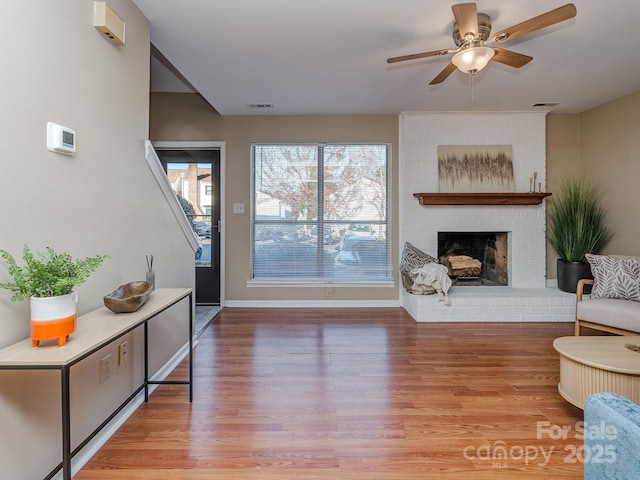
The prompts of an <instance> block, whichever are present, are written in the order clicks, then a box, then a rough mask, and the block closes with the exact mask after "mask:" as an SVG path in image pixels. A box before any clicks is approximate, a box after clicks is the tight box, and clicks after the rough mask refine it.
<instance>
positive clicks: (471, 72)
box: [469, 70, 475, 102]
mask: <svg viewBox="0 0 640 480" xmlns="http://www.w3.org/2000/svg"><path fill="white" fill-rule="evenodd" d="M474 73H475V72H473V71H472V70H470V71H469V91H470V92H471V101H472V102H473V77H474Z"/></svg>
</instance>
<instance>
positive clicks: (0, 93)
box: [0, 0, 193, 480]
mask: <svg viewBox="0 0 640 480" xmlns="http://www.w3.org/2000/svg"><path fill="white" fill-rule="evenodd" d="M109 4H110V5H111V7H112V8H113V9H114V10H115V11H116V12H117V13H118V14H119V15H120V16H121V17H122V18H123V19H124V20H125V22H126V31H127V36H126V45H125V46H122V47H115V46H113V45H112V44H110V43H109V42H108V41H107V40H106V39H105V38H104V37H103V36H102V35H101V34H99V33H98V32H97V31H96V30H95V29H94V28H93V26H92V20H93V2H90V1H87V0H67V1H64V2H60V1H53V2H49V1H40V2H25V1H22V0H12V1H5V2H3V17H4V18H5V19H10V20H8V21H6V22H4V25H3V30H2V35H3V36H4V41H3V42H2V61H3V66H4V67H3V71H2V89H0V105H2V109H0V132H1V133H0V135H1V136H2V140H3V144H4V149H3V154H2V160H0V163H1V164H2V175H0V219H1V220H2V229H1V232H2V235H0V248H2V249H6V250H8V251H10V252H12V253H14V254H15V255H16V256H18V257H20V254H21V250H22V246H23V244H24V243H28V244H29V245H31V246H32V248H33V250H35V251H40V250H42V249H44V247H45V246H51V247H52V248H54V249H55V250H58V251H66V252H69V253H70V254H71V255H72V256H73V257H80V258H82V257H86V256H90V255H95V254H109V255H111V257H112V259H111V260H109V261H108V262H107V263H106V264H105V265H104V266H102V267H100V269H99V270H98V271H97V272H96V273H94V274H93V275H92V276H91V277H90V278H89V280H88V281H87V282H86V283H85V284H84V285H82V286H80V287H78V288H77V291H78V292H79V304H78V310H79V313H80V314H83V313H86V312H87V311H90V310H93V309H95V308H97V307H99V306H101V305H102V297H103V296H104V295H105V294H106V293H109V292H110V291H112V290H114V289H115V288H117V287H118V286H119V285H121V284H122V283H126V282H128V281H131V280H137V279H143V278H144V275H145V270H146V263H145V255H146V254H149V253H153V254H155V258H156V260H155V265H156V268H157V277H156V278H157V283H158V286H159V287H163V286H187V287H188V286H193V252H192V251H191V249H190V247H189V246H188V245H187V243H186V240H185V238H184V236H183V234H182V233H181V231H180V230H179V229H178V228H177V226H176V225H177V223H176V220H175V219H174V217H173V216H172V214H171V212H170V210H169V207H168V206H167V205H166V204H165V203H166V202H165V201H164V197H163V196H162V195H161V193H160V191H159V189H158V187H157V184H156V182H155V179H154V178H153V177H152V176H151V174H150V170H149V167H148V165H147V164H146V161H145V155H144V144H143V141H144V140H145V139H146V138H148V121H149V120H148V119H149V48H150V45H149V23H148V21H147V19H146V18H145V17H144V16H143V15H142V14H141V13H140V12H139V10H138V9H137V8H136V7H135V5H134V4H133V3H132V2H131V1H130V0H110V1H109ZM48 121H52V122H56V123H59V124H62V125H65V126H67V127H70V128H73V129H75V131H76V133H77V146H78V151H77V153H76V155H75V156H73V157H70V156H65V155H60V154H56V153H52V152H49V151H48V150H47V148H46V124H47V122H48ZM8 279H9V277H8V274H7V271H6V268H5V265H4V264H2V265H0V281H7V280H8ZM9 299H10V294H9V292H8V291H6V290H2V291H0V318H1V319H2V329H1V331H0V347H3V346H6V345H9V344H12V343H14V342H16V341H18V340H22V339H25V338H28V337H29V312H28V302H20V303H14V302H10V300H9ZM182 318H184V315H183V316H182ZM173 323H174V324H175V323H176V322H173ZM159 326H160V329H161V330H163V331H164V332H166V334H167V335H169V336H171V337H172V338H173V336H174V335H178V334H181V335H182V337H180V338H182V341H181V343H182V344H184V342H186V333H185V327H184V325H178V326H177V327H176V326H174V325H172V324H171V323H170V319H166V320H165V319H163V320H161V322H160V324H159ZM178 329H179V330H180V331H179V332H178ZM134 337H135V338H134ZM139 338H140V337H139V335H133V336H132V337H131V341H132V345H133V350H132V351H130V358H131V362H132V363H131V364H129V368H130V369H129V368H126V369H117V370H116V371H115V372H114V375H112V378H111V379H110V380H109V381H108V382H106V383H104V384H103V385H98V371H99V368H98V361H99V358H98V357H97V356H93V357H90V358H88V359H87V360H85V361H83V362H82V363H81V364H80V365H78V366H77V367H73V369H72V375H71V380H72V395H73V402H72V408H73V411H72V416H73V418H74V425H73V439H74V444H76V443H77V440H78V437H79V435H80V434H83V433H86V432H87V431H90V430H92V429H93V428H94V427H95V426H97V424H98V423H99V422H100V421H102V420H104V418H106V416H107V414H108V413H110V410H111V409H112V408H113V405H114V403H115V402H117V401H119V400H121V399H122V394H123V393H124V394H127V395H128V394H129V393H130V392H131V389H132V384H133V383H134V380H135V379H137V378H139V376H140V374H139V373H138V374H137V377H136V374H134V373H133V371H134V370H135V371H137V372H140V371H141V362H140V358H141V353H142V352H141V351H140V348H139V347H140V343H139ZM70 341H73V335H72V336H71V339H70ZM157 344H158V345H159V347H158V348H154V349H153V352H152V356H153V357H154V364H155V365H157V364H163V363H165V362H166V361H167V360H168V358H170V357H171V356H173V355H174V354H175V353H176V351H177V348H176V346H175V342H173V343H172V344H171V345H170V346H166V345H165V344H164V342H157ZM53 348H58V347H57V346H54V347H53ZM113 348H114V347H113V346H109V347H108V348H107V349H105V350H104V352H100V353H99V354H102V353H106V352H111V351H112V350H113ZM116 404H117V403H116ZM0 419H2V435H1V436H0V466H1V469H2V477H3V478H11V479H12V480H33V479H35V478H43V477H44V476H45V475H46V474H47V473H48V472H49V471H50V470H51V469H52V468H53V467H54V466H55V465H57V464H58V463H59V462H60V461H61V458H60V455H61V451H60V442H61V439H60V392H59V373H57V372H54V371H49V372H44V373H42V372H26V371H19V372H7V371H0Z"/></svg>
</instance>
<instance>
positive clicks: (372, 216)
mask: <svg viewBox="0 0 640 480" xmlns="http://www.w3.org/2000/svg"><path fill="white" fill-rule="evenodd" d="M252 167H253V185H252V189H253V191H252V195H253V198H252V209H251V212H252V228H253V235H252V263H253V278H254V279H256V280H265V281H268V280H274V281H286V280H287V279H290V280H292V281H295V282H300V281H308V282H319V283H339V282H344V283H349V282H356V283H361V282H380V281H384V282H387V281H392V280H393V273H392V268H393V267H392V259H391V248H390V247H391V245H390V240H389V236H390V232H391V228H390V219H389V168H390V147H389V145H387V144H334V145H331V144H278V145H275V144H254V145H253V146H252Z"/></svg>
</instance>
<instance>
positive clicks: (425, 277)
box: [409, 263, 451, 306]
mask: <svg viewBox="0 0 640 480" xmlns="http://www.w3.org/2000/svg"><path fill="white" fill-rule="evenodd" d="M409 276H410V277H411V278H412V279H413V287H412V290H413V293H417V294H419V295H420V294H424V293H425V290H426V288H425V287H431V288H433V289H435V291H436V292H438V300H439V301H441V302H443V301H444V304H445V305H447V306H449V305H451V300H450V299H449V288H450V287H451V278H450V277H449V272H448V270H447V267H445V266H444V265H442V264H440V263H427V264H426V265H423V266H422V267H420V268H414V269H413V270H411V271H410V272H409Z"/></svg>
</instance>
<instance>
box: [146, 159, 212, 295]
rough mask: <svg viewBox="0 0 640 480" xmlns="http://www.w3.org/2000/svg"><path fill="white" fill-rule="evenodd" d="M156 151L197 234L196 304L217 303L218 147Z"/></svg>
mask: <svg viewBox="0 0 640 480" xmlns="http://www.w3.org/2000/svg"><path fill="white" fill-rule="evenodd" d="M156 152H157V154H158V158H159V159H160V162H162V165H163V167H164V169H165V171H166V172H167V177H168V178H169V183H170V184H171V186H172V188H173V190H174V192H175V193H176V195H178V200H179V201H180V204H181V205H182V208H183V210H184V212H185V214H186V215H187V219H189V221H190V223H191V226H192V228H193V230H194V232H196V234H197V236H198V250H197V251H196V262H195V263H196V304H198V305H220V213H221V210H220V198H221V197H220V150H218V149H208V150H202V149H189V148H180V149H178V148H175V149H164V148H156Z"/></svg>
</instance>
